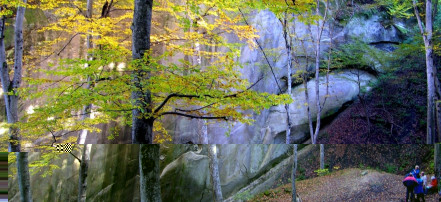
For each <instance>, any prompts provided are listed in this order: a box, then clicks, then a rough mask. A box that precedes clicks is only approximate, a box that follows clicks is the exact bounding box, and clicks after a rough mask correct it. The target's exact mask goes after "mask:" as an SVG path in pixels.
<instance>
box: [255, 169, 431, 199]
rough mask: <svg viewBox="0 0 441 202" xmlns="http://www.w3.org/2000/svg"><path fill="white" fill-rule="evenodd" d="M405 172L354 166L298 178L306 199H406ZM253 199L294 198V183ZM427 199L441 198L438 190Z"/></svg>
mask: <svg viewBox="0 0 441 202" xmlns="http://www.w3.org/2000/svg"><path fill="white" fill-rule="evenodd" d="M402 180H403V177H402V176H401V175H395V174H390V173H386V172H381V171H377V170H371V169H358V168H350V169H344V170H339V171H335V172H332V173H330V174H328V175H325V176H321V177H315V178H311V179H307V180H301V181H297V183H296V187H297V194H298V195H299V196H300V198H301V199H302V201H304V202H308V201H354V202H355V201H357V202H358V201H397V202H398V201H405V196H406V188H405V187H404V186H403V184H402ZM250 201H253V202H257V201H287V202H289V201H291V184H290V183H288V184H285V185H282V186H279V187H277V188H275V189H270V190H267V191H265V192H264V193H261V194H259V195H257V196H256V197H254V198H253V199H251V200H250ZM426 201H438V196H437V194H431V195H426Z"/></svg>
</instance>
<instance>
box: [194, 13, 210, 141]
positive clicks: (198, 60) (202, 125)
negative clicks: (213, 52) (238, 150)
mask: <svg viewBox="0 0 441 202" xmlns="http://www.w3.org/2000/svg"><path fill="white" fill-rule="evenodd" d="M192 24H193V25H194V26H193V27H194V30H193V31H196V33H198V34H200V30H199V27H198V21H195V22H192ZM191 31H192V29H191V28H190V32H191ZM194 49H195V51H196V55H195V56H193V64H197V65H198V66H199V68H202V56H201V44H199V40H197V41H196V43H195V44H194ZM197 122H198V128H199V131H198V132H199V144H208V126H207V120H205V119H199V120H197Z"/></svg>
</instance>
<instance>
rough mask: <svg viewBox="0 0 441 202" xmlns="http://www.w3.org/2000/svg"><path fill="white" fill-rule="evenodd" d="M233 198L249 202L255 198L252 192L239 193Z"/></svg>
mask: <svg viewBox="0 0 441 202" xmlns="http://www.w3.org/2000/svg"><path fill="white" fill-rule="evenodd" d="M233 198H234V200H242V201H248V200H250V199H251V198H253V195H251V193H250V191H244V192H240V193H237V194H236V195H235V196H234V197H233Z"/></svg>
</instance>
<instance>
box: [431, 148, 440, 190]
mask: <svg viewBox="0 0 441 202" xmlns="http://www.w3.org/2000/svg"><path fill="white" fill-rule="evenodd" d="M434 147H435V151H434V152H435V154H434V155H433V156H434V164H435V177H436V179H438V187H439V186H440V185H441V182H440V178H441V150H440V145H439V144H435V145H434Z"/></svg>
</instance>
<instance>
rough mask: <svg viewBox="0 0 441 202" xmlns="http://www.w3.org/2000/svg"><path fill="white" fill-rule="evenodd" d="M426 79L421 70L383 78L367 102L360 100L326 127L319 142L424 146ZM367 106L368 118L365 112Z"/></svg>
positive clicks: (404, 71) (402, 70) (369, 94)
mask: <svg viewBox="0 0 441 202" xmlns="http://www.w3.org/2000/svg"><path fill="white" fill-rule="evenodd" d="M425 78H426V77H425V75H424V71H423V70H420V69H401V70H397V71H396V72H394V73H391V75H389V76H384V77H383V78H379V84H378V85H377V86H376V87H375V88H374V89H373V90H372V91H371V92H369V93H368V94H367V95H364V96H362V100H363V102H361V101H360V99H358V100H356V101H355V102H354V103H353V104H351V105H350V106H349V107H348V108H347V109H346V110H345V111H343V112H342V113H341V114H339V115H337V117H336V118H335V119H334V120H332V121H331V122H330V123H329V124H328V125H327V126H325V127H323V128H322V132H321V134H320V136H319V137H318V140H317V143H320V144H418V143H424V142H425V131H426V122H425V120H426V103H427V101H426V99H427V98H426V89H427V88H426V86H425V85H426V80H425ZM363 103H365V104H363ZM365 107H366V108H367V111H368V114H367V115H366V114H365V113H364V112H365V110H364V109H365ZM367 117H369V122H370V127H368V125H369V124H368V122H367ZM369 131H370V132H369Z"/></svg>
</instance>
